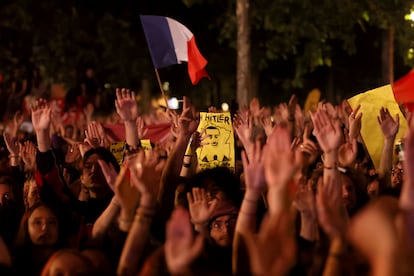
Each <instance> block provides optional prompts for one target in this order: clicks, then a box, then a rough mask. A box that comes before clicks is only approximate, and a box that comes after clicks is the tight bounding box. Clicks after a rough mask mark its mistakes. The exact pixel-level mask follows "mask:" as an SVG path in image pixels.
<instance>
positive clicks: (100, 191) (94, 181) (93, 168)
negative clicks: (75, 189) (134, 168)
mask: <svg viewBox="0 0 414 276" xmlns="http://www.w3.org/2000/svg"><path fill="white" fill-rule="evenodd" d="M98 160H102V161H103V162H105V163H107V164H108V165H110V164H112V166H113V167H114V169H115V170H116V171H117V172H119V164H118V162H117V161H116V159H115V157H114V156H113V155H112V153H111V152H110V151H109V150H107V149H105V148H103V147H99V148H94V149H90V150H88V151H87V152H86V153H85V155H84V156H83V161H82V163H83V166H82V174H81V179H82V180H83V181H84V182H85V183H87V188H88V189H89V190H90V192H91V193H90V194H91V196H92V197H94V198H97V199H103V198H106V197H109V196H110V195H111V194H112V191H111V189H110V188H109V186H108V183H107V182H106V179H105V176H104V174H103V172H102V169H101V166H100V165H99V163H98Z"/></svg>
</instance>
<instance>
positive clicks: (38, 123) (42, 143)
mask: <svg viewBox="0 0 414 276" xmlns="http://www.w3.org/2000/svg"><path fill="white" fill-rule="evenodd" d="M51 114H52V110H51V108H50V106H49V105H48V104H47V102H46V100H45V99H39V100H37V101H36V103H35V105H34V106H33V107H32V124H33V128H34V130H35V133H36V138H37V148H38V150H39V151H40V152H47V151H49V150H50V147H51V140H50V135H49V127H50V122H51Z"/></svg>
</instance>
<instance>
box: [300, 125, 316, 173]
mask: <svg viewBox="0 0 414 276" xmlns="http://www.w3.org/2000/svg"><path fill="white" fill-rule="evenodd" d="M310 132H311V130H310V125H309V124H308V125H306V126H305V130H304V132H303V138H302V140H303V142H302V144H300V145H299V146H298V147H297V148H296V158H297V160H298V163H299V164H300V166H301V167H302V169H304V168H307V167H308V166H310V165H311V164H313V163H314V162H315V161H316V158H318V156H319V155H320V149H319V146H318V144H317V143H315V142H314V141H312V140H311V139H309V135H310Z"/></svg>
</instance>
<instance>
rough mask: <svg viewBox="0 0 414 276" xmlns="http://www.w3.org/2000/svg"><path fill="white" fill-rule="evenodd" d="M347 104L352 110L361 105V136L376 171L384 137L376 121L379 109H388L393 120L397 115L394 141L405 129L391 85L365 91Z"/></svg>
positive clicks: (405, 122)
mask: <svg viewBox="0 0 414 276" xmlns="http://www.w3.org/2000/svg"><path fill="white" fill-rule="evenodd" d="M348 103H349V105H350V106H351V108H352V109H355V108H356V107H357V106H358V104H361V108H360V110H359V112H362V114H363V115H362V128H361V136H362V139H363V141H364V144H365V146H366V148H367V150H368V153H369V155H370V157H371V159H372V162H373V163H374V166H375V168H376V169H378V168H379V165H380V161H381V154H382V148H383V146H384V135H383V134H382V131H381V128H380V126H379V124H378V120H377V117H378V116H379V111H380V109H381V107H384V108H388V110H389V111H390V114H391V116H392V117H393V118H394V119H395V116H396V115H397V114H399V116H400V129H399V131H398V134H397V137H396V139H395V140H396V141H398V139H401V138H402V137H403V136H404V133H405V131H406V129H407V121H406V119H405V118H404V115H403V114H402V112H401V110H400V108H399V106H398V104H397V102H396V101H395V98H394V93H393V91H392V87H391V85H384V86H381V87H379V88H375V89H372V90H369V91H366V92H364V93H361V94H358V95H356V96H354V97H352V98H350V99H348Z"/></svg>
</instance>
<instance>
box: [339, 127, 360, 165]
mask: <svg viewBox="0 0 414 276" xmlns="http://www.w3.org/2000/svg"><path fill="white" fill-rule="evenodd" d="M344 137H345V140H346V141H345V144H342V145H341V146H339V149H338V162H339V164H340V165H341V166H345V167H350V166H352V164H353V163H354V162H355V160H356V158H357V154H358V145H357V140H356V139H351V140H349V139H350V138H349V136H348V135H344Z"/></svg>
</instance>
